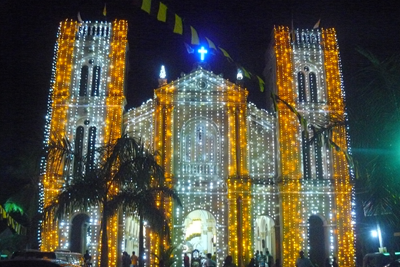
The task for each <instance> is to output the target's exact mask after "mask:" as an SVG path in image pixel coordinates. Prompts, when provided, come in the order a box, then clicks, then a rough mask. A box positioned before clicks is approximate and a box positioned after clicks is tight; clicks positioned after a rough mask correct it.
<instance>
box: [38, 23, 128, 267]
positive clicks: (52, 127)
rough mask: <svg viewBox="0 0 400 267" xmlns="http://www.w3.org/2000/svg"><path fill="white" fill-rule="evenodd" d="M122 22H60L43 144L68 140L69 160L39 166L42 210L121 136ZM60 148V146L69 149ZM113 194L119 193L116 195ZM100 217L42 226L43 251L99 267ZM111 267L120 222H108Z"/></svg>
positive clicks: (80, 213)
mask: <svg viewBox="0 0 400 267" xmlns="http://www.w3.org/2000/svg"><path fill="white" fill-rule="evenodd" d="M127 27H128V25H127V22H126V21H123V20H119V21H114V22H113V23H107V22H104V23H99V22H94V23H91V22H84V23H78V22H76V21H64V22H62V23H61V24H60V27H59V32H58V39H57V43H56V47H55V61H54V66H53V67H54V69H53V79H52V81H51V88H50V96H49V106H48V116H47V119H48V124H47V129H46V131H47V132H46V139H47V140H46V142H47V143H48V144H50V143H51V144H56V143H59V144H60V143H62V140H67V143H69V144H70V148H71V149H72V150H73V152H74V156H73V158H72V159H71V160H70V161H68V160H66V161H64V162H63V163H62V164H63V166H61V167H60V166H59V165H60V162H59V159H57V158H53V159H51V158H49V159H48V161H45V162H43V165H42V171H43V174H42V175H43V176H42V177H43V178H42V187H43V196H42V200H43V204H44V207H46V206H47V205H48V204H49V203H50V202H51V201H53V200H54V198H55V197H56V196H57V194H58V193H59V192H60V189H61V188H62V187H63V185H64V184H66V183H71V182H73V177H76V176H79V175H83V174H84V173H85V172H89V171H90V170H91V169H92V168H93V165H94V164H95V155H94V153H95V148H96V147H99V146H102V145H105V144H107V143H109V142H111V141H112V140H116V139H117V138H118V137H120V136H121V129H122V116H123V111H124V105H125V95H124V82H125V81H124V77H125V55H126V49H127V31H128V28H127ZM67 143H64V144H67ZM116 190H117V189H116ZM100 221H101V218H100V211H99V208H98V207H93V208H92V209H90V210H76V211H73V212H72V213H71V214H66V216H65V217H64V219H63V220H61V221H57V222H55V221H54V220H53V218H47V219H46V220H45V221H44V222H43V224H42V230H41V250H44V251H54V250H56V249H70V250H72V251H75V252H81V253H84V251H85V250H86V249H89V251H90V253H91V255H92V258H93V263H94V264H95V265H96V264H97V258H98V257H97V256H98V252H99V249H100V246H101V242H100V238H99V237H100V234H99V233H100V230H101V229H100ZM107 227H108V228H109V231H108V233H109V234H108V236H109V245H110V247H111V250H110V257H109V260H110V265H109V266H113V265H112V264H111V262H116V261H117V257H118V256H119V255H117V250H116V247H117V245H118V244H119V242H118V238H119V233H118V218H117V216H115V217H113V218H111V219H109V221H108V223H107Z"/></svg>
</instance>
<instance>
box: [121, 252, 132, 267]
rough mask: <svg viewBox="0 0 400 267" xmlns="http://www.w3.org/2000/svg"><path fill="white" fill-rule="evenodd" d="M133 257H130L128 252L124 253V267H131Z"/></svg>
mask: <svg viewBox="0 0 400 267" xmlns="http://www.w3.org/2000/svg"><path fill="white" fill-rule="evenodd" d="M130 265H131V257H129V254H128V252H126V251H124V252H123V253H122V267H130Z"/></svg>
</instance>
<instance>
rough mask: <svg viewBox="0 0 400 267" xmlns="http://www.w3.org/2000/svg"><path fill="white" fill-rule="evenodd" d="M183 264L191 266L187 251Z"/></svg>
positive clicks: (185, 266)
mask: <svg viewBox="0 0 400 267" xmlns="http://www.w3.org/2000/svg"><path fill="white" fill-rule="evenodd" d="M183 265H184V267H189V266H190V262H189V256H188V255H187V253H185V254H184V255H183Z"/></svg>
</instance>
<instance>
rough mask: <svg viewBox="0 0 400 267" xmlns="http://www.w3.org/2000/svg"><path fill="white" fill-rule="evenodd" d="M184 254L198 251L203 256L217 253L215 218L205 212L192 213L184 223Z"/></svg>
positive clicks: (196, 211)
mask: <svg viewBox="0 0 400 267" xmlns="http://www.w3.org/2000/svg"><path fill="white" fill-rule="evenodd" d="M183 233H184V236H185V240H184V246H183V252H184V253H185V252H186V253H188V254H190V253H191V252H192V251H193V250H195V249H197V250H198V251H199V253H200V255H201V256H205V254H207V253H211V254H214V253H215V252H216V240H217V236H216V235H217V230H216V221H215V218H214V216H213V215H212V214H211V213H210V212H208V211H205V210H195V211H192V212H190V213H189V214H188V215H187V216H186V218H185V222H184V230H183Z"/></svg>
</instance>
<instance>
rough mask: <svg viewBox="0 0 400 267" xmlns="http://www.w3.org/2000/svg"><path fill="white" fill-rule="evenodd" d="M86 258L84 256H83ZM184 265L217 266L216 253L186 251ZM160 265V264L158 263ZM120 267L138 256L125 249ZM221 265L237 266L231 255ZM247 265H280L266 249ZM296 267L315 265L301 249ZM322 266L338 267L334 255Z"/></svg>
mask: <svg viewBox="0 0 400 267" xmlns="http://www.w3.org/2000/svg"><path fill="white" fill-rule="evenodd" d="M85 260H86V257H85ZM183 265H184V267H217V261H216V253H214V254H211V253H207V254H206V257H205V258H204V257H203V258H202V257H199V258H196V259H193V260H191V259H190V257H189V256H188V255H187V253H184V256H183ZM160 266H161V265H160ZM122 267H138V257H137V256H136V254H135V251H133V252H132V255H129V254H128V253H127V252H126V251H124V252H123V254H122ZM222 267H237V266H236V264H235V263H234V261H233V258H232V256H231V255H228V256H226V258H225V259H224V261H223V263H222ZM247 267H282V266H281V262H280V260H279V259H276V260H275V262H274V261H273V257H272V255H271V254H270V253H269V251H268V249H267V250H266V251H265V254H264V253H263V252H262V251H261V252H260V251H258V250H257V251H256V253H255V255H254V257H253V258H252V259H251V260H250V262H249V263H248V264H247ZM296 267H317V266H316V265H314V264H313V263H312V262H311V260H310V259H309V258H307V257H306V256H305V255H304V252H303V251H300V252H299V258H298V259H297V260H296ZM323 267H339V266H338V263H337V261H336V257H333V258H332V262H331V261H330V259H329V258H327V259H326V260H325V266H323Z"/></svg>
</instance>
